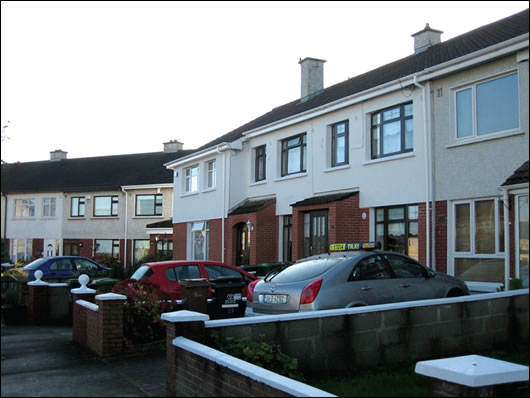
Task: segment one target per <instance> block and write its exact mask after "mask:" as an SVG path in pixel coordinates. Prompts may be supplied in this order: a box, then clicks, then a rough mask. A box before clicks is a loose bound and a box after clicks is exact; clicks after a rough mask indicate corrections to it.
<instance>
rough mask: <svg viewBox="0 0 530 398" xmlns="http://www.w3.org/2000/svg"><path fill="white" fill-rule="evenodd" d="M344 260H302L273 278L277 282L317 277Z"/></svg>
mask: <svg viewBox="0 0 530 398" xmlns="http://www.w3.org/2000/svg"><path fill="white" fill-rule="evenodd" d="M342 261H345V260H344V258H327V259H316V260H306V261H301V262H299V263H295V264H293V265H291V266H290V267H287V268H285V269H284V270H282V271H281V272H280V273H278V274H277V275H275V276H274V277H273V278H272V279H271V280H274V282H277V283H290V282H298V281H303V280H306V279H311V278H316V277H317V276H319V275H322V274H323V273H324V272H326V271H328V270H329V269H331V268H332V267H334V266H335V265H337V264H338V263H340V262H342Z"/></svg>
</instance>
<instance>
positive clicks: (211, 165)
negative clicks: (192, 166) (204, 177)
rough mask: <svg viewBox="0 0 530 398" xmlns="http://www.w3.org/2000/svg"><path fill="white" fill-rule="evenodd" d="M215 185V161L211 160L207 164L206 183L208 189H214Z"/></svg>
mask: <svg viewBox="0 0 530 398" xmlns="http://www.w3.org/2000/svg"><path fill="white" fill-rule="evenodd" d="M215 184H216V168H215V160H211V161H209V162H208V182H207V186H208V188H213V187H215Z"/></svg>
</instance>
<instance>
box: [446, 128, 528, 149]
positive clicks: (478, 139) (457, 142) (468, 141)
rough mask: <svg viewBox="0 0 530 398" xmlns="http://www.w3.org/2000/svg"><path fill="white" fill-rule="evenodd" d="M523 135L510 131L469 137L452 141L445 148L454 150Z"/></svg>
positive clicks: (519, 132) (520, 131) (516, 131)
mask: <svg viewBox="0 0 530 398" xmlns="http://www.w3.org/2000/svg"><path fill="white" fill-rule="evenodd" d="M521 134H524V131H523V130H521V129H517V130H511V131H508V132H500V133H491V134H486V135H481V136H480V137H470V138H460V139H458V140H455V141H453V142H452V143H451V144H448V145H446V146H445V147H446V148H455V147H459V146H463V145H470V144H476V143H479V142H484V141H490V140H496V139H499V138H505V137H512V136H514V135H521Z"/></svg>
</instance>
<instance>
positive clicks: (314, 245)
mask: <svg viewBox="0 0 530 398" xmlns="http://www.w3.org/2000/svg"><path fill="white" fill-rule="evenodd" d="M327 251H328V211H327V210H318V211H312V212H309V213H305V214H304V257H307V256H312V255H314V254H320V253H327Z"/></svg>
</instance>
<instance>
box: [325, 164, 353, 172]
mask: <svg viewBox="0 0 530 398" xmlns="http://www.w3.org/2000/svg"><path fill="white" fill-rule="evenodd" d="M350 168H351V166H350V165H349V164H343V165H341V166H335V167H328V168H325V169H324V170H323V171H324V173H330V172H332V171H339V170H346V169H350Z"/></svg>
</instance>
